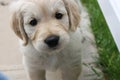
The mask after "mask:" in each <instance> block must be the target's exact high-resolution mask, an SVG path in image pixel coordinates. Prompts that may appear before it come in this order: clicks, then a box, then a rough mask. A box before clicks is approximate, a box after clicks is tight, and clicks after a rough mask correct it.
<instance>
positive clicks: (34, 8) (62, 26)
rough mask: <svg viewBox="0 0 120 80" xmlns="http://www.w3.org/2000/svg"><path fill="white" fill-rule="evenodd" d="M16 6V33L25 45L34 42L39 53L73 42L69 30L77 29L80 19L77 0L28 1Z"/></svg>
mask: <svg viewBox="0 0 120 80" xmlns="http://www.w3.org/2000/svg"><path fill="white" fill-rule="evenodd" d="M14 6H15V5H14ZM17 6H18V7H17ZM16 7H17V8H16V9H15V10H13V15H12V17H11V18H12V20H11V21H12V22H11V23H12V27H13V30H14V32H15V33H16V34H17V36H19V38H21V39H22V40H23V41H24V42H25V45H27V43H28V40H29V41H31V43H32V44H33V46H34V47H35V49H36V50H37V51H39V52H41V51H44V52H53V51H60V50H61V49H63V48H64V47H65V46H66V45H67V44H68V43H69V40H70V39H69V36H70V35H69V31H70V30H71V31H74V30H75V29H76V27H77V26H78V24H79V20H80V18H79V12H78V6H77V4H76V3H75V2H74V1H73V0H24V1H18V2H17V4H16ZM72 9H74V10H73V11H71V10H72Z"/></svg>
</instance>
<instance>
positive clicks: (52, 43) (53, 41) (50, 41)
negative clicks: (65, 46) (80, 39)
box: [44, 35, 59, 48]
mask: <svg viewBox="0 0 120 80" xmlns="http://www.w3.org/2000/svg"><path fill="white" fill-rule="evenodd" d="M44 42H45V43H46V44H47V45H48V46H49V47H50V48H53V47H56V46H57V45H58V43H59V36H56V35H53V36H50V37H48V38H47V39H45V41H44Z"/></svg>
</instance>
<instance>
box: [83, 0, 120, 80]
mask: <svg viewBox="0 0 120 80" xmlns="http://www.w3.org/2000/svg"><path fill="white" fill-rule="evenodd" d="M82 2H83V3H84V5H85V6H86V7H87V9H88V12H89V14H90V19H91V23H92V25H91V27H92V30H93V33H94V35H95V38H96V44H97V47H98V52H99V55H100V58H99V64H100V66H101V67H102V69H103V72H104V74H105V77H106V80H120V54H119V52H118V49H117V47H116V45H115V42H114V40H113V37H112V35H111V33H110V31H109V29H108V26H107V24H106V21H105V19H104V17H103V14H102V12H101V10H100V8H99V5H98V3H97V0H82Z"/></svg>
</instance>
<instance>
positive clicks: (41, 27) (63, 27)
mask: <svg viewBox="0 0 120 80" xmlns="http://www.w3.org/2000/svg"><path fill="white" fill-rule="evenodd" d="M11 12H12V15H11V20H10V21H11V27H12V29H13V31H14V32H15V34H16V35H17V36H18V37H19V39H20V47H21V51H22V53H23V64H24V66H25V70H26V72H27V74H28V78H29V80H50V78H51V77H52V76H50V78H47V77H45V76H46V74H47V73H48V72H52V73H53V77H56V75H57V73H59V75H58V76H59V78H58V77H57V78H55V80H78V78H79V80H93V79H96V80H97V79H98V76H97V75H95V73H94V71H93V70H92V68H91V66H93V67H95V64H93V63H94V62H95V59H94V58H93V57H97V50H96V47H95V44H94V36H93V34H92V32H91V30H90V28H89V26H90V21H89V16H88V13H87V12H86V11H85V9H84V7H83V6H82V4H81V2H80V1H79V0H19V1H16V2H14V3H13V4H11ZM83 63H84V64H87V65H88V66H84V65H83ZM82 67H83V68H82ZM96 69H97V68H96ZM91 74H93V76H88V75H91ZM51 80H53V79H51Z"/></svg>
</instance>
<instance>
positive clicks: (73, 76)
mask: <svg viewBox="0 0 120 80" xmlns="http://www.w3.org/2000/svg"><path fill="white" fill-rule="evenodd" d="M80 73H81V66H79V67H77V68H66V69H63V70H62V80H78V77H79V75H80Z"/></svg>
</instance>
